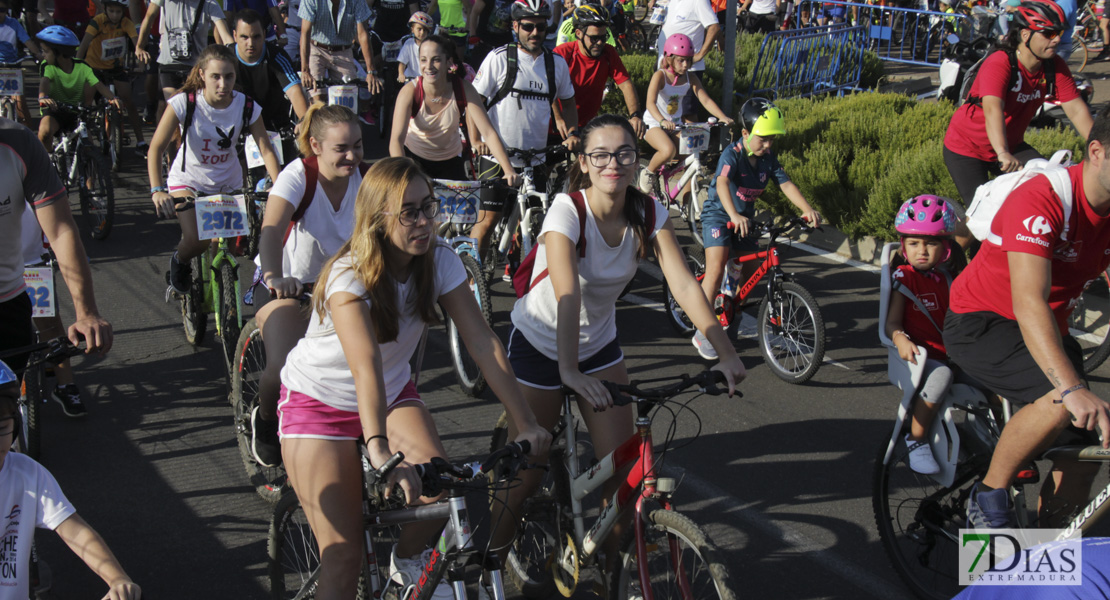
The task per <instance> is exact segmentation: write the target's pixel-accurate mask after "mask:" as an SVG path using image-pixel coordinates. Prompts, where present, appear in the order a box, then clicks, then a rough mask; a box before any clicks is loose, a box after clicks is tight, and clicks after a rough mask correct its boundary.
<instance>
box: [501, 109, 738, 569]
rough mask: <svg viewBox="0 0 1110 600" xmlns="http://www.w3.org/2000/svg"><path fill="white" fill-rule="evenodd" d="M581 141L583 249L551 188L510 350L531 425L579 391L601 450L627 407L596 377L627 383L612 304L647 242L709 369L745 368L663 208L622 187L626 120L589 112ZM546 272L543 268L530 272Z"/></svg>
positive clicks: (506, 530)
mask: <svg viewBox="0 0 1110 600" xmlns="http://www.w3.org/2000/svg"><path fill="white" fill-rule="evenodd" d="M582 141H583V149H584V150H583V153H582V154H581V155H580V156H579V159H578V165H579V169H578V170H576V171H575V175H576V177H575V179H577V181H572V182H571V189H580V188H579V184H581V185H585V188H586V189H584V190H582V192H581V193H583V194H584V196H585V204H586V207H585V208H586V210H585V214H586V218H587V223H586V224H585V228H584V232H585V244H586V249H587V250H586V253H585V256H583V257H579V255H578V251H577V249H576V245H577V244H578V242H579V239H578V238H579V232H580V231H583V229H582V228H581V226H580V224H579V220H578V209H577V208H576V207H575V204H574V200H572V199H571V197H570V196H568V195H566V194H559V195H558V196H556V197H555V201H554V202H553V203H552V205H551V209H550V211H549V212H548V213H547V216H546V218H545V219H544V222H543V229H542V231H541V233H540V238H539V240H540V245H539V250H538V251H537V253H536V263H535V267H534V270H533V271H532V273H533V280H532V282H531V286H532V288H531V290H530V291H529V292H528V293H527V294H525V295H524V297H522V298H521V299H519V300H517V302H516V304H515V305H514V306H513V312H512V321H513V329H512V331H511V332H510V334H509V356H510V361H511V362H512V366H513V372H515V373H516V375H517V380H518V381H520V382H521V383H522V384H524V393H525V398H526V399H527V400H528V404H529V406H531V407H532V410H533V411H535V413H536V417H537V419H538V421H539V424H540V425H541V426H542V427H544V428H545V429H550V428H552V427H554V425H555V422H556V420H557V419H558V417H559V410H560V406H561V400H562V397H563V396H562V392H561V391H560V388H561V386H562V385H567V386H570V387H571V388H574V390H575V391H576V392H577V393H578V406H579V409H580V412H581V414H582V418H583V419H584V420H585V422H586V427H587V429H589V431H590V437H591V438H592V439H593V443H594V453H595V455H597V456H605V455H606V454H608V453H609V452H610V451H612V450H613V449H615V448H616V447H617V446H618V445H619V444H620V443H621V442H623V441H624V440H626V439H628V437H629V436H631V435H632V434H633V408H632V406H631V405H629V406H624V407H620V408H615V407H613V400H612V398H611V397H610V396H609V392H608V391H607V390H606V388H605V387H604V386H603V385H602V383H601V381H602V380H607V381H615V382H618V383H627V382H628V372H627V370H626V369H625V365H624V353H623V352H622V351H621V347H620V341H619V340H618V337H617V324H616V316H617V314H616V304H617V298H618V297H619V296H620V294H621V291H622V290H623V289H624V287H625V286H626V285H627V284H628V283H629V282H630V281H631V280H632V277H633V276H635V274H636V270H637V268H638V265H639V262H640V260H641V259H643V258H644V257H645V256H646V255H647V253H648V252H649V251H654V252H655V256H656V257H657V259H658V260H659V267H660V268H661V269H662V271H663V274H664V276H666V278H667V283H668V284H669V285H670V286H671V289H672V290H674V295H675V298H676V299H678V302H679V304H680V305H682V307H683V308H684V309H685V310H686V311H687V314H688V315H690V318H691V320H692V321H693V322H694V324H695V325H697V327H698V328H699V329H701V330H703V331H707V332H708V335H709V337H710V340H711V341H712V342H713V344H714V346H715V347H716V348H717V350H718V352H719V353H720V355H721V356H722V358H721V362H720V364H719V365H718V366H717V367H716V368H717V369H719V370H721V371H723V372H724V373H725V376H726V377H727V378H728V382H729V393H730V394H731V393H732V391H733V389H734V387H735V385H736V383H737V382H739V381H740V380H741V379H743V378H744V376H745V370H744V365H743V364H742V363H741V362H740V359H739V358H738V357H737V356H736V351H735V350H734V349H733V348H732V344H731V343H730V342H729V340H728V338H727V336H726V335H725V333H724V330H723V329H721V327H720V326H719V325H717V319H716V317H714V315H713V312H712V311H711V310H710V308H709V304H708V303H707V302H706V301H705V296H703V295H702V293H701V288H699V287H698V282H697V280H696V279H694V276H693V275H692V274H691V273H690V271H689V270H688V269H687V268H686V262H685V260H684V258H683V255H682V250H681V248H680V247H679V245H678V240H677V239H676V237H675V233H674V228H673V227H672V225H671V223H670V220H669V219H668V214H667V209H665V208H663V207H662V206H661V205H660V204H659V203H658V202H656V201H654V200H652V199H651V198H649V197H647V196H646V195H644V194H643V193H641V192H639V191H638V190H636V189H635V188H634V187H631V186H630V184H631V183H632V179H633V177H634V176H635V174H636V165H637V164H638V160H639V156H638V154H639V153H638V152H637V150H636V134H635V132H634V131H633V129H632V126H631V125H630V124H629V123H628V120H627V119H625V118H623V117H618V116H615V115H601V116H599V117H596V118H594V119H593V120H591V121H590V122H589V123H587V124H586V126H585V127H584V128H583V129H582ZM583 180H586V181H583ZM652 204H653V205H654V223H649V222H646V219H647V217H648V215H651V214H653V212H652V210H651V206H650V205H652ZM545 271H546V272H547V273H548V276H547V277H543V278H540V277H538V276H537V274H541V273H543V272H545ZM515 432H516V429H515V427H510V432H509V437H512V436H513V435H515ZM545 460H546V457H543V458H540V459H539V462H540V463H543V462H544V461H545ZM519 476H520V477H521V479H522V480H523V483H522V485H520V486H517V487H514V488H512V489H511V490H509V492H508V499H507V504H506V505H505V510H509V511H511V513H512V514H520V513H519V509H520V506H521V503H522V502H523V501H524V499H525V498H527V497H528V496H529V495H530V494H531V493H533V492H534V491H535V489H536V486H537V485H538V483H539V480H540V477H541V474H540V473H539V472H538V471H535V470H533V471H524V472H522V473H520V475H519ZM619 479H620V477H615V478H614V479H612V480H610V481H609V482H608V483H607V484H606V486H605V489H604V490H603V492H602V497H603V498H608V497H610V496H611V495H612V494H613V492H614V491H615V489H616V486H617V485H618V483H619V481H618V480H619ZM494 510H495V511H497V509H494ZM493 522H494V523H497V524H498V525H497V529H496V530H495V532H494V535H493V546H494V547H495V548H497V547H503V546H504V545H506V544H508V543H509V542H510V541H511V540H512V539H513V534H514V529H515V527H516V524H515V523H514V522H513V521H512V519H500V518H499V517H497V516H495V517H493ZM609 539H610V540H611V541H612V543H613V544H614V548H611V549H610V553H609V555H608V557H609V559H610V560H616V558H617V557H616V553H615V552H612V550H613V549H615V545H616V542H617V541H618V540H619V539H620V535H619V532H617V534H616V535H611V536H609Z"/></svg>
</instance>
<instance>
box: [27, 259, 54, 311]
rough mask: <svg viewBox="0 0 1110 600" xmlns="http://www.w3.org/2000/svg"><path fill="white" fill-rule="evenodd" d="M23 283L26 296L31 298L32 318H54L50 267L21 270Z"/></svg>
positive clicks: (51, 270)
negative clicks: (25, 288)
mask: <svg viewBox="0 0 1110 600" xmlns="http://www.w3.org/2000/svg"><path fill="white" fill-rule="evenodd" d="M23 283H25V284H27V295H28V296H30V297H31V305H32V307H33V311H34V312H32V313H31V316H33V317H53V316H54V314H55V313H54V271H53V269H51V268H50V267H27V268H25V269H23Z"/></svg>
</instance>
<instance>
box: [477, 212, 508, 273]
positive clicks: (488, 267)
mask: <svg viewBox="0 0 1110 600" xmlns="http://www.w3.org/2000/svg"><path fill="white" fill-rule="evenodd" d="M504 231H505V228H504V225H503V224H502V223H500V222H498V223H497V225H495V226H494V227H493V232H492V233H490V236H489V244H488V245H487V246H486V254H485V256H483V257H482V274H483V275H485V278H486V287H487V288H489V287H491V286H493V276H494V274H496V273H497V244H498V241H499V240H500V239H501V235H502V232H504Z"/></svg>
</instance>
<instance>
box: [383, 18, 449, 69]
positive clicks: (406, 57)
mask: <svg viewBox="0 0 1110 600" xmlns="http://www.w3.org/2000/svg"><path fill="white" fill-rule="evenodd" d="M435 30H436V22H435V21H433V20H432V17H431V15H429V14H428V13H426V12H424V11H420V10H418V11H416V12H414V13H412V16H411V17H409V31H411V32H412V35H409V36H406V37H405V43H404V44H402V45H401V52H400V53H399V54H397V82H398V83H405V82H407V81H408V80H410V79H416V78H417V77H420V44H421V42H423V41H424V40H426V39H428V36H429V35H432V32H434V31H435ZM452 55H454V52H452Z"/></svg>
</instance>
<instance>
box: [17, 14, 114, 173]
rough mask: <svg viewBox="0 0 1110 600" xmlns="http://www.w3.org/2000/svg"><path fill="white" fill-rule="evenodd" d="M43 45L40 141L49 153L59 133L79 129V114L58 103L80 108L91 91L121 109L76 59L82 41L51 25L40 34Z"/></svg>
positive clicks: (67, 31) (39, 37)
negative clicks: (75, 55)
mask: <svg viewBox="0 0 1110 600" xmlns="http://www.w3.org/2000/svg"><path fill="white" fill-rule="evenodd" d="M37 37H38V39H39V41H41V42H42V50H43V63H42V81H41V82H39V110H40V111H41V112H42V120H41V121H39V140H41V141H42V145H43V146H44V147H45V148H46V149H47V150H48V151H49V150H52V149H53V148H54V134H55V133H57V132H58V130H59V129H60V130H62V131H72V130H73V129H74V128H76V127H77V113H75V112H74V111H73V110H71V109H69V108H66V107H64V106H59V105H58V104H57V103H58V102H64V103H66V104H73V105H81V104H88V103H89V102H90V101H91V100H92V90H95V91H96V92H97V93H99V94H100V95H101V96H104V97H105V98H108V101H109V102H111V103H112V106H115V107H116V108H119V107H120V103H119V100H118V99H117V98H116V95H115V94H113V93H112V91H111V90H109V89H108V86H106V85H104V84H103V83H102V82H101V81H100V80H99V79H97V78H96V75H94V74H93V71H92V69H91V68H89V65H86V64H85V63H83V62H78V61H75V60H74V59H73V57H74V54H75V53H76V52H77V46H78V45H80V43H81V42H80V40H78V39H77V36H76V35H74V33H73V32H72V31H70V30H68V29H66V28H65V27H62V26H61V25H51V26H49V27H46V28H45V29H43V30H42V31H40V32H39V33H38V36H37Z"/></svg>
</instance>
